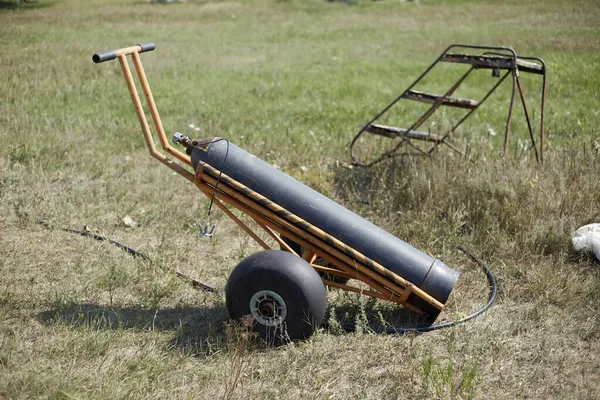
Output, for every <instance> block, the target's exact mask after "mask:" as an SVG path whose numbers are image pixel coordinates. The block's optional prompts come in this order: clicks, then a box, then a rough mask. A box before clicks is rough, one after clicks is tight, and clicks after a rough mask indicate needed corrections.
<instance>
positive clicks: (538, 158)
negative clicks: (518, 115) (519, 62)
mask: <svg viewBox="0 0 600 400" xmlns="http://www.w3.org/2000/svg"><path fill="white" fill-rule="evenodd" d="M517 87H518V88H519V97H521V103H522V104H523V111H524V112H525V120H526V121H527V128H528V129H529V137H530V138H531V145H532V146H533V150H534V151H535V159H536V161H537V162H540V157H539V155H538V150H537V147H536V145H535V138H534V137H533V129H532V128H531V121H530V119H529V111H528V110H527V104H526V103H525V95H524V94H523V88H522V87H521V80H520V79H519V77H517Z"/></svg>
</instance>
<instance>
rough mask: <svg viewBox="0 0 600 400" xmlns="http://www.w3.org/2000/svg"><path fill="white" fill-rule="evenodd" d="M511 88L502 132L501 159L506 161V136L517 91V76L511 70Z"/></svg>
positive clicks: (508, 132) (508, 131)
mask: <svg viewBox="0 0 600 400" xmlns="http://www.w3.org/2000/svg"><path fill="white" fill-rule="evenodd" d="M512 76H513V86H512V95H511V96H510V106H509V107H508V118H507V119H506V130H505V131H504V153H503V154H502V158H503V159H506V150H507V149H508V136H509V134H510V121H511V119H512V112H513V106H514V103H515V94H516V90H517V87H516V86H517V84H516V81H517V74H516V71H514V70H513V72H512Z"/></svg>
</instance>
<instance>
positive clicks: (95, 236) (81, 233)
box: [37, 220, 218, 292]
mask: <svg viewBox="0 0 600 400" xmlns="http://www.w3.org/2000/svg"><path fill="white" fill-rule="evenodd" d="M37 223H38V224H40V225H42V226H43V227H44V228H46V229H53V228H54V227H53V226H52V225H50V224H49V223H47V222H46V221H42V220H38V221H37ZM58 229H60V230H61V231H64V232H69V233H73V234H75V235H79V236H84V237H89V238H92V239H96V240H98V241H101V242H104V241H106V242H109V243H110V244H113V245H115V246H117V247H118V248H120V249H121V250H125V251H126V252H128V253H129V254H131V255H132V256H134V257H137V258H141V259H143V260H146V261H150V262H152V260H151V259H150V257H148V256H147V255H145V254H144V253H140V252H139V251H137V250H135V249H132V248H131V247H128V246H125V245H124V244H121V243H119V242H117V241H116V240H112V239H108V238H105V237H104V236H102V235H98V234H96V233H92V232H89V231H85V230H84V231H78V230H76V229H69V228H58ZM176 275H177V277H178V278H181V279H183V280H185V281H187V282H190V283H191V284H192V286H193V287H195V288H198V289H201V290H203V291H205V292H218V290H217V289H215V288H214V287H212V286H209V285H207V284H205V283H202V282H200V281H198V280H196V279H193V278H190V277H188V276H186V275H184V274H183V273H181V272H179V271H177V272H176Z"/></svg>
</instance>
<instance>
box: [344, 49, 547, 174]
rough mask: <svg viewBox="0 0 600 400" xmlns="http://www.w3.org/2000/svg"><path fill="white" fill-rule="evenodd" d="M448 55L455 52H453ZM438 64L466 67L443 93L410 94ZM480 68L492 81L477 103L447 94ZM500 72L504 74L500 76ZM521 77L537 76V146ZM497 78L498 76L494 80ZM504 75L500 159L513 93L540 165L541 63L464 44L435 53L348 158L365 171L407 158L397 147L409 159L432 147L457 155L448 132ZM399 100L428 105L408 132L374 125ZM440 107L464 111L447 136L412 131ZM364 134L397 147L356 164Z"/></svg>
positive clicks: (364, 129) (368, 125) (367, 129)
mask: <svg viewBox="0 0 600 400" xmlns="http://www.w3.org/2000/svg"><path fill="white" fill-rule="evenodd" d="M465 50H467V51H470V52H471V53H476V54H466V53H464V51H465ZM454 51H461V52H459V53H457V52H454ZM440 63H459V64H466V65H469V66H470V68H469V69H468V70H467V71H466V72H465V73H464V74H463V75H462V76H460V77H459V78H458V80H457V81H456V82H455V83H454V84H452V85H451V86H450V88H449V89H448V90H446V91H445V92H444V94H441V95H439V94H430V93H424V92H421V91H418V90H415V89H414V88H415V87H416V86H417V84H419V83H420V82H421V81H422V80H423V79H424V78H425V77H426V76H427V75H428V74H429V73H430V72H431V71H432V70H433V69H434V68H435V67H436V66H437V65H439V64H440ZM480 69H487V70H491V71H492V76H493V77H496V78H498V80H497V81H496V82H495V83H494V84H493V85H492V87H491V88H490V89H489V90H488V92H487V93H486V94H485V95H484V96H483V97H482V98H481V99H480V100H471V99H464V98H458V97H453V96H452V95H453V94H454V92H455V91H456V90H457V89H458V88H459V87H460V86H461V84H463V83H464V82H465V81H466V80H467V78H468V77H469V76H470V75H471V73H472V72H473V71H475V70H480ZM502 71H505V72H504V73H503V74H502ZM521 72H525V73H531V74H536V75H542V87H541V107H540V108H541V111H540V128H539V129H540V133H539V144H536V140H535V135H534V132H533V127H532V123H531V118H530V116H529V110H528V108H527V104H526V102H525V95H524V93H523V87H522V85H521V80H520V79H519V74H520V73H521ZM501 74H502V76H500V75H501ZM509 75H510V76H511V77H512V94H511V98H510V106H509V109H508V117H507V120H506V128H505V131H504V150H503V157H506V154H507V150H508V140H509V136H510V124H511V120H512V116H513V108H514V103H515V97H516V92H517V90H518V92H519V97H520V99H521V104H522V106H523V111H524V114H525V119H526V121H527V128H528V130H529V136H530V139H531V148H532V149H533V151H534V153H535V157H536V160H537V161H538V162H539V163H543V161H544V109H545V104H546V64H545V62H544V60H542V59H541V58H539V57H523V56H518V55H517V53H516V52H515V50H513V49H512V48H510V47H493V46H476V45H466V44H453V45H451V46H449V47H448V48H446V50H444V51H443V52H442V54H440V56H439V57H438V58H437V59H436V60H435V61H434V62H433V63H432V64H431V65H430V66H429V67H428V68H427V69H426V70H425V71H424V72H423V73H422V74H421V75H420V76H419V77H418V78H417V79H416V80H415V81H414V82H413V83H412V84H411V85H410V86H409V87H408V88H407V89H406V90H405V91H404V92H402V94H400V95H399V96H398V97H396V98H395V99H394V100H393V101H392V102H391V103H389V104H388V105H387V106H386V107H385V108H384V109H383V110H381V111H380V112H379V113H378V114H377V115H375V117H373V118H372V119H371V120H370V121H369V122H367V123H366V124H365V125H364V126H363V127H362V128H361V129H360V131H359V132H358V133H357V134H356V135H355V136H354V138H353V139H352V142H351V144H350V157H351V158H352V161H353V163H354V164H355V165H360V166H369V165H373V164H376V163H378V162H380V161H383V160H385V159H388V158H393V157H396V156H399V155H406V154H409V153H407V152H401V151H400V149H401V148H402V146H403V145H407V146H409V147H411V148H412V149H414V150H416V152H413V153H410V154H418V155H424V156H431V155H432V154H433V153H434V151H435V149H436V148H437V146H438V145H446V146H448V147H449V148H451V149H452V150H453V151H456V152H458V153H460V154H462V152H461V151H460V150H459V149H457V148H456V147H455V146H453V145H452V144H451V143H450V142H449V139H450V138H451V137H452V135H453V134H454V132H455V131H456V130H457V129H458V128H459V127H460V126H461V125H462V124H463V123H464V122H465V121H466V120H467V118H469V117H470V116H471V115H472V114H473V113H474V112H475V111H476V110H477V109H478V108H479V107H481V105H482V104H483V103H484V102H485V101H486V100H487V99H488V98H489V97H490V95H491V94H492V93H493V92H494V91H495V90H496V89H497V88H498V87H499V86H500V85H501V84H502V82H504V81H505V80H506V78H507V77H508V76H509ZM400 100H412V101H418V102H422V103H426V104H430V105H431V106H430V107H429V108H428V109H427V111H425V112H424V113H423V114H422V115H421V116H420V117H419V118H418V119H417V120H416V121H415V122H414V123H413V124H412V125H410V127H409V128H397V127H394V126H388V125H382V124H377V123H376V121H377V120H379V119H380V118H381V117H382V116H384V115H385V114H386V113H387V112H388V111H389V110H390V109H391V108H392V107H393V106H394V105H396V104H397V103H398V102H399V101H400ZM442 106H447V107H455V108H460V109H464V110H465V111H466V113H465V114H464V116H463V117H462V118H460V119H459V120H458V122H456V123H454V124H453V125H452V127H451V128H450V129H449V130H448V131H446V132H445V133H443V134H441V135H439V134H431V133H430V132H422V131H418V129H419V127H421V126H422V125H423V123H424V122H425V121H426V120H427V119H429V118H430V117H431V116H432V115H433V114H434V113H435V112H436V111H437V110H438V109H439V108H440V107H442ZM364 132H368V133H371V134H375V135H380V136H384V137H388V138H392V139H398V143H397V144H395V145H394V146H393V147H392V148H391V150H388V151H386V152H384V153H382V154H381V155H380V156H379V157H377V158H375V159H374V160H372V161H368V162H359V160H358V159H357V157H356V155H355V152H354V147H355V145H356V143H357V141H358V139H359V138H360V137H361V135H362V134H363V133H364ZM412 140H417V141H422V142H428V143H430V148H429V149H428V150H424V149H422V148H421V147H418V146H416V145H414V144H413V143H412V142H411V141H412Z"/></svg>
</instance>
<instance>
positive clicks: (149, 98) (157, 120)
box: [131, 53, 192, 166]
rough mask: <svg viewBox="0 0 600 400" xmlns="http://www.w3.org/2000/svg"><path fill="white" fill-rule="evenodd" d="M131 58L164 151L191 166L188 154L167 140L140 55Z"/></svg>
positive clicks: (134, 54)
mask: <svg viewBox="0 0 600 400" xmlns="http://www.w3.org/2000/svg"><path fill="white" fill-rule="evenodd" d="M131 58H132V59H133V65H134V67H135V70H136V72H137V75H138V78H139V80H140V85H141V86H142V90H143V92H144V95H145V97H146V103H147V104H148V108H149V109H150V116H151V117H152V120H153V121H154V127H155V128H156V133H157V134H158V139H159V140H160V144H161V146H162V148H163V150H165V151H166V152H167V153H169V154H171V155H172V156H173V157H175V158H177V159H178V160H179V161H182V162H184V163H186V164H187V165H189V166H191V165H192V163H191V161H190V158H189V157H188V156H187V155H186V154H183V153H182V152H180V151H179V150H177V149H175V148H173V147H171V145H169V141H168V140H167V136H166V134H165V129H164V128H163V125H162V121H161V120H160V116H159V115H158V109H157V108H156V103H155V102H154V97H152V92H151V91H150V85H148V79H147V78H146V73H145V72H144V67H143V66H142V62H141V61H140V55H139V54H138V53H132V55H131Z"/></svg>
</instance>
